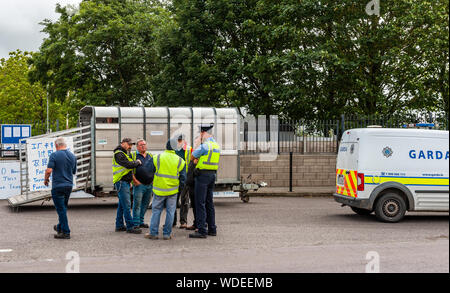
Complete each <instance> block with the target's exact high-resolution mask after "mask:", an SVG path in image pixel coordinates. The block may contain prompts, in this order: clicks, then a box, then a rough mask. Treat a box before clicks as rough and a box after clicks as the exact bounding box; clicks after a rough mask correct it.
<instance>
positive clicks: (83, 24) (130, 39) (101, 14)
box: [30, 0, 169, 106]
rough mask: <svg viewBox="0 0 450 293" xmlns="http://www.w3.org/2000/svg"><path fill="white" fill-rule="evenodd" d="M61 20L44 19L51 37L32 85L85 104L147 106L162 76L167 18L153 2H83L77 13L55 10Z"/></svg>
mask: <svg viewBox="0 0 450 293" xmlns="http://www.w3.org/2000/svg"><path fill="white" fill-rule="evenodd" d="M56 12H57V13H59V14H60V17H59V20H57V21H56V22H52V21H50V20H45V21H44V22H42V25H44V29H43V31H44V32H46V33H47V34H48V38H46V39H45V40H44V42H43V44H42V45H41V47H40V51H39V52H38V53H36V54H34V55H33V59H32V64H33V65H34V66H35V68H36V70H34V71H33V72H32V73H31V74H30V78H31V80H33V81H40V82H41V83H42V84H48V85H49V91H50V93H51V96H52V98H53V99H59V100H64V99H65V98H66V96H67V93H68V92H70V93H72V98H73V99H78V100H79V102H81V104H93V105H122V106H131V105H137V104H142V105H148V104H151V103H152V100H153V96H152V92H151V87H150V80H151V78H152V76H153V75H155V74H156V73H157V72H158V62H159V60H158V57H157V54H156V47H155V45H154V43H155V40H156V39H157V38H158V36H159V30H160V26H162V25H163V24H165V23H166V22H168V21H169V15H168V13H166V10H164V9H163V8H162V6H161V5H160V4H158V3H156V2H154V1H145V0H141V1H138V0H135V1H132V0H129V1H111V0H95V1H83V2H82V3H81V4H80V6H79V9H73V7H61V6H60V5H57V6H56Z"/></svg>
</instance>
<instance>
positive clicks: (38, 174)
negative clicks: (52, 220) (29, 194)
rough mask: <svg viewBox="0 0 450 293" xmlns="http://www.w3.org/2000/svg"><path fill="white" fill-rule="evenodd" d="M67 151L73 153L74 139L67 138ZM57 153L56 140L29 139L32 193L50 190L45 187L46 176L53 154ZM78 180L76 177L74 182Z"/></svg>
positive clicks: (29, 176) (29, 173)
mask: <svg viewBox="0 0 450 293" xmlns="http://www.w3.org/2000/svg"><path fill="white" fill-rule="evenodd" d="M65 140H66V144H67V149H68V150H69V151H72V152H73V138H72V137H65ZM53 152H56V148H55V138H40V139H27V159H28V186H29V189H30V191H39V190H50V189H51V182H52V180H50V184H49V186H48V187H47V186H45V185H44V175H45V170H46V169H47V165H48V161H49V157H50V155H51V153H53ZM75 180H76V178H75V176H74V182H75Z"/></svg>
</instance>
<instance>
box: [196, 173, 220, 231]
mask: <svg viewBox="0 0 450 293" xmlns="http://www.w3.org/2000/svg"><path fill="white" fill-rule="evenodd" d="M215 181H216V174H215V173H214V172H211V173H201V174H199V175H197V176H196V177H195V214H196V215H195V216H196V220H197V228H198V232H199V233H200V234H203V235H206V234H207V233H216V215H215V211H214V203H213V191H214V183H215ZM206 225H208V226H206Z"/></svg>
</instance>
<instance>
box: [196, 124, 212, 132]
mask: <svg viewBox="0 0 450 293" xmlns="http://www.w3.org/2000/svg"><path fill="white" fill-rule="evenodd" d="M213 127H214V124H212V123H210V124H200V126H199V128H200V132H204V131H209V130H211V128H213Z"/></svg>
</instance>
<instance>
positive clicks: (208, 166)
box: [189, 124, 220, 238]
mask: <svg viewBox="0 0 450 293" xmlns="http://www.w3.org/2000/svg"><path fill="white" fill-rule="evenodd" d="M213 126H214V125H213V124H207V125H200V136H201V140H202V144H201V145H200V147H198V148H197V149H196V150H195V151H194V152H193V153H192V155H193V157H194V160H195V161H197V163H196V170H195V171H196V172H195V174H196V175H195V211H196V220H197V225H198V227H197V228H198V232H195V233H193V234H189V238H206V237H207V235H209V236H216V233H217V231H216V223H215V210H214V203H213V192H214V184H215V181H216V174H217V169H219V159H220V146H219V145H218V144H217V142H216V141H215V140H214V138H213V137H212V134H211V133H212V128H213Z"/></svg>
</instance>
